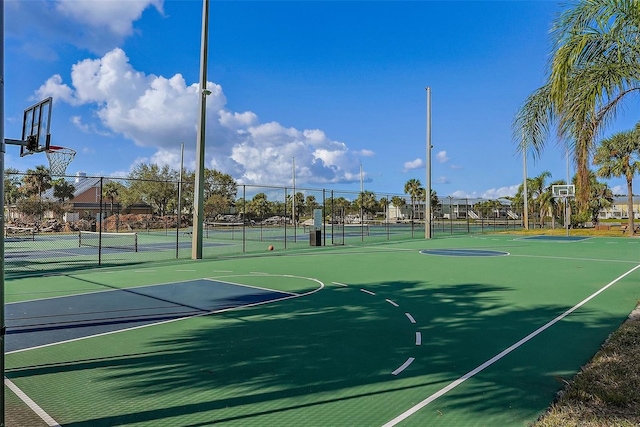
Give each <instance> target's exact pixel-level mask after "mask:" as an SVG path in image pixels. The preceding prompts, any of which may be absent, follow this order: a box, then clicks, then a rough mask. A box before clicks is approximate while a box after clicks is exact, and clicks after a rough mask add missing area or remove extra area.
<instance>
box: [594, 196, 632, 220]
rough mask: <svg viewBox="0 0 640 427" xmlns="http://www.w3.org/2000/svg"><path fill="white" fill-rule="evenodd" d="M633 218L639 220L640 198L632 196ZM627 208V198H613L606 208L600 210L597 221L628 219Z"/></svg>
mask: <svg viewBox="0 0 640 427" xmlns="http://www.w3.org/2000/svg"><path fill="white" fill-rule="evenodd" d="M633 217H634V218H640V197H638V196H633ZM628 218H629V206H628V201H627V196H623V197H615V198H614V199H613V203H612V204H611V206H610V207H608V208H603V209H600V212H599V213H598V219H628Z"/></svg>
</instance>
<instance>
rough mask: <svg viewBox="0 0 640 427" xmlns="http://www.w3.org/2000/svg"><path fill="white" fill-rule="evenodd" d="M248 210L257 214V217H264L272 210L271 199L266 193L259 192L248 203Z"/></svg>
mask: <svg viewBox="0 0 640 427" xmlns="http://www.w3.org/2000/svg"><path fill="white" fill-rule="evenodd" d="M248 205H249V206H248V209H247V210H248V211H249V212H251V213H252V214H254V215H255V216H256V218H260V219H264V217H265V216H266V215H267V214H268V213H270V212H271V209H270V207H269V200H268V199H267V195H266V194H265V193H258V194H256V195H255V196H253V199H251V201H250V202H249V203H248Z"/></svg>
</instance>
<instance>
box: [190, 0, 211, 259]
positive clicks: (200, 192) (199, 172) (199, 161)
mask: <svg viewBox="0 0 640 427" xmlns="http://www.w3.org/2000/svg"><path fill="white" fill-rule="evenodd" d="M208 39H209V0H203V1H202V41H201V51H200V93H199V95H200V98H199V107H200V110H199V111H200V118H199V120H198V135H197V138H196V182H195V188H194V200H193V204H194V208H195V209H194V210H193V239H192V241H191V258H192V259H202V223H203V221H204V200H203V199H204V152H205V150H204V146H205V135H206V132H205V124H206V119H207V95H209V94H210V93H211V92H210V91H208V90H207V50H208Z"/></svg>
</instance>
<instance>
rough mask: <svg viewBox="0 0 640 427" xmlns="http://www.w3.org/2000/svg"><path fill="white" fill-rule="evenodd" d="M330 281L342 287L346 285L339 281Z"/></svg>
mask: <svg viewBox="0 0 640 427" xmlns="http://www.w3.org/2000/svg"><path fill="white" fill-rule="evenodd" d="M331 283H333V284H334V285H337V286H344V287H347V286H348V285H345V284H344V283H340V282H331Z"/></svg>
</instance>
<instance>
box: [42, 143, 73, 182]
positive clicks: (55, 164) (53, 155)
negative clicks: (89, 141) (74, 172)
mask: <svg viewBox="0 0 640 427" xmlns="http://www.w3.org/2000/svg"><path fill="white" fill-rule="evenodd" d="M46 154H47V159H49V171H50V172H51V175H52V176H64V175H65V173H66V171H67V166H69V163H71V162H72V161H73V158H74V157H75V156H76V151H75V150H72V149H71V148H64V147H54V146H50V147H49V149H48V150H47V151H46Z"/></svg>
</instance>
